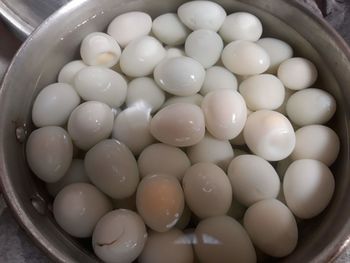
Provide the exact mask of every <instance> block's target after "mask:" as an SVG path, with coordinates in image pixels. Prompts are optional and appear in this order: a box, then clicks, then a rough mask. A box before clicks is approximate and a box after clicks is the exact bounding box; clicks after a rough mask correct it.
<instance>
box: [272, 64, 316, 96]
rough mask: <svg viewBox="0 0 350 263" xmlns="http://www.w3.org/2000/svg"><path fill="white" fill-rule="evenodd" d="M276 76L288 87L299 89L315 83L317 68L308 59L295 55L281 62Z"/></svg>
mask: <svg viewBox="0 0 350 263" xmlns="http://www.w3.org/2000/svg"><path fill="white" fill-rule="evenodd" d="M277 76H278V78H279V79H280V80H281V81H282V82H283V84H284V86H286V87H287V88H288V89H292V90H300V89H305V88H308V87H310V86H311V85H312V84H314V83H315V81H316V79H317V68H316V66H315V65H314V64H313V63H312V62H311V61H310V60H307V59H305V58H299V57H295V58H290V59H287V60H285V61H284V62H282V63H281V65H280V66H279V67H278V72H277Z"/></svg>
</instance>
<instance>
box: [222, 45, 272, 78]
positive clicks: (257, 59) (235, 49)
mask: <svg viewBox="0 0 350 263" xmlns="http://www.w3.org/2000/svg"><path fill="white" fill-rule="evenodd" d="M221 60H222V63H223V64H224V65H225V67H226V68H227V69H228V70H230V71H231V72H233V73H235V74H239V75H256V74H261V73H263V72H265V71H266V70H267V69H268V68H269V66H270V58H269V55H268V53H267V52H266V51H265V49H263V48H262V47H260V46H259V45H258V44H256V43H254V42H250V41H246V40H237V41H233V42H231V43H229V44H228V45H226V46H225V48H224V50H223V51H222V54H221Z"/></svg>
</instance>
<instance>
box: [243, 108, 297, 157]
mask: <svg viewBox="0 0 350 263" xmlns="http://www.w3.org/2000/svg"><path fill="white" fill-rule="evenodd" d="M243 135H244V139H245V142H246V144H247V145H248V147H249V149H250V150H251V151H252V152H253V153H255V154H256V155H259V156H260V157H262V158H264V159H265V160H268V161H279V160H282V159H284V158H286V157H288V156H289V155H290V154H291V153H292V151H293V149H294V146H295V133H294V129H293V127H292V124H291V123H290V121H289V120H288V119H287V118H286V117H285V116H284V115H282V114H281V113H278V112H276V111H269V110H261V111H256V112H253V113H252V114H250V115H249V117H248V119H247V122H246V124H245V127H244V130H243Z"/></svg>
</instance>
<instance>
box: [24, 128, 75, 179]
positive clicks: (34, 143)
mask: <svg viewBox="0 0 350 263" xmlns="http://www.w3.org/2000/svg"><path fill="white" fill-rule="evenodd" d="M26 157H27V162H28V164H29V167H30V169H31V170H32V171H33V172H34V174H35V175H36V176H38V177H39V178H40V179H41V180H43V181H45V182H47V183H54V182H57V181H58V180H60V179H61V178H62V177H63V176H64V175H65V173H66V172H67V170H68V169H69V166H70V164H71V162H72V157H73V144H72V141H71V138H70V136H69V134H68V133H67V132H66V131H65V130H64V129H62V128H61V127H56V126H47V127H43V128H39V129H37V130H34V131H33V132H32V133H31V134H30V135H29V138H28V140H27V144H26Z"/></svg>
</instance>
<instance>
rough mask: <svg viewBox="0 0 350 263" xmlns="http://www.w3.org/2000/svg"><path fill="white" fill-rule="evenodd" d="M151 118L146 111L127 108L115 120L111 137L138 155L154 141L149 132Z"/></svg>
mask: <svg viewBox="0 0 350 263" xmlns="http://www.w3.org/2000/svg"><path fill="white" fill-rule="evenodd" d="M151 118H152V117H151V115H150V112H149V110H147V109H146V110H145V109H143V108H137V107H131V108H127V109H125V110H123V111H122V112H121V113H120V114H119V115H118V116H117V118H116V119H115V121H114V126H113V131H112V137H113V138H115V139H117V140H118V141H120V142H122V143H124V144H125V145H126V146H127V147H128V148H129V149H130V150H131V152H132V153H133V154H134V155H138V154H140V152H141V151H142V150H143V149H144V148H146V147H147V146H148V145H150V144H152V143H153V142H154V141H155V140H154V138H153V136H152V135H151V132H150V123H151Z"/></svg>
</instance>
